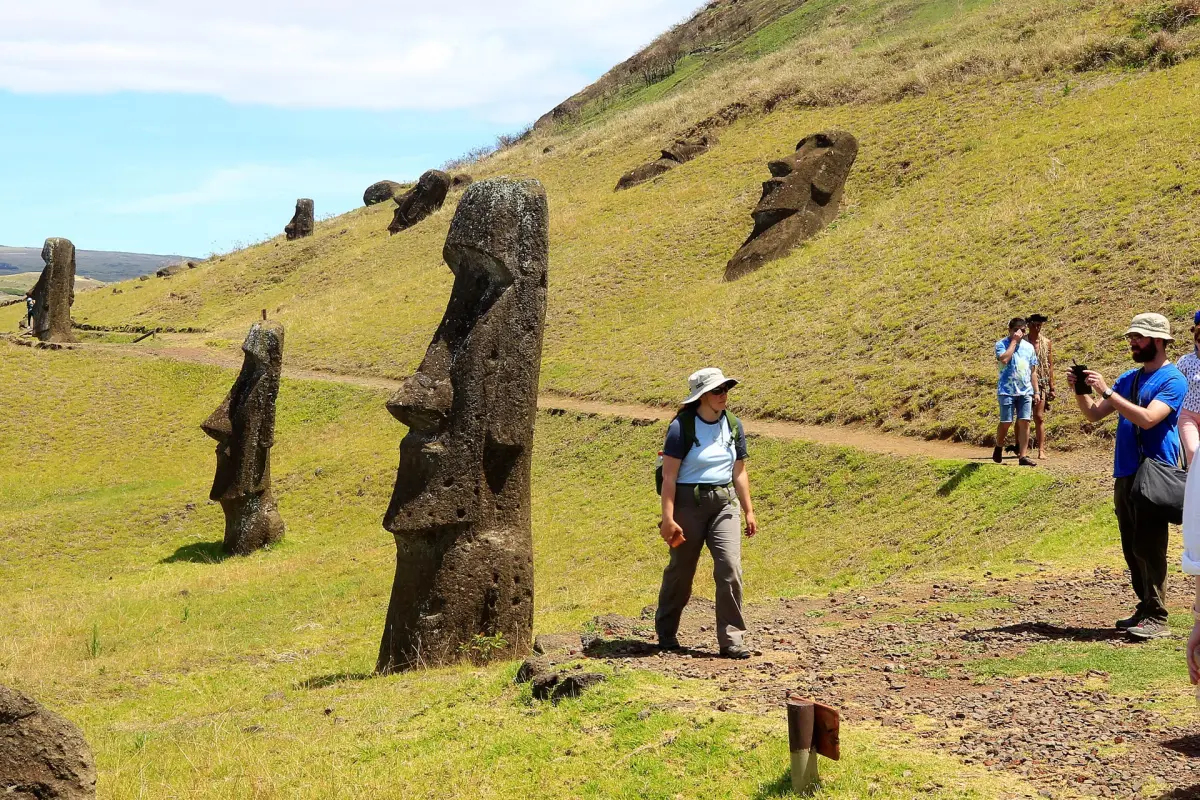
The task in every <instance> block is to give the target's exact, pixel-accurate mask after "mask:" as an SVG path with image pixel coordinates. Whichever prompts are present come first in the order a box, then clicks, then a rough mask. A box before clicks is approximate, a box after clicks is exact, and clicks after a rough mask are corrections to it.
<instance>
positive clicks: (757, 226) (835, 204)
mask: <svg viewBox="0 0 1200 800" xmlns="http://www.w3.org/2000/svg"><path fill="white" fill-rule="evenodd" d="M857 156H858V140H857V139H855V138H854V137H853V136H852V135H851V134H849V133H846V132H845V131H824V132H822V133H814V134H812V135H811V136H806V137H804V138H803V139H801V140H800V143H799V144H798V145H796V152H795V153H792V154H791V155H790V156H787V157H786V158H781V159H779V160H778V161H772V162H771V163H770V164H768V165H767V169H769V170H770V171H771V176H772V177H771V179H770V180H768V181H766V182H765V183H763V192H762V198H761V199H760V200H759V201H758V205H757V206H756V207H755V209H754V212H753V213H752V214H751V216H753V217H754V230H753V231H751V233H750V236H749V238H747V239H746V241H745V242H744V243H743V244H742V247H741V249H739V250H738V251H737V253H736V254H735V255H734V256H733V258H732V259H730V261H729V264H727V265H726V267H725V279H726V280H733V279H735V278H738V277H741V276H742V275H745V274H746V273H748V272H753V271H754V270H756V269H758V268H759V267H761V266H762V265H763V264H765V263H766V262H768V261H773V260H775V259H777V258H782V257H783V256H785V255H787V254H788V253H789V252H791V250H792V248H794V247H795V246H796V245H798V244H799V243H800V242H802V241H804V240H805V239H807V238H809V237H810V236H812V235H813V234H814V233H816V232H817V231H819V230H821V229H822V228H824V227H825V226H826V225H828V224H829V223H830V222H833V220H834V219H835V218H836V217H837V214H838V211H839V210H840V209H841V205H842V190H843V189H844V187H845V185H846V178H847V177H848V176H849V175H850V168H851V167H852V166H853V165H854V159H855V158H856V157H857Z"/></svg>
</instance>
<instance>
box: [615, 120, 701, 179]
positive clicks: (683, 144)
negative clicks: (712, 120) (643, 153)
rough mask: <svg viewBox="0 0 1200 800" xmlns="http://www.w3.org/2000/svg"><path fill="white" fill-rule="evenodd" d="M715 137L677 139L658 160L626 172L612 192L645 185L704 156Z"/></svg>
mask: <svg viewBox="0 0 1200 800" xmlns="http://www.w3.org/2000/svg"><path fill="white" fill-rule="evenodd" d="M716 144H717V137H716V136H713V135H712V134H706V135H704V136H697V137H695V138H692V139H677V140H676V141H675V143H674V144H673V145H671V146H670V147H668V148H667V149H666V150H663V151H662V154H661V155H660V156H659V158H658V160H656V161H651V162H650V163H648V164H643V165H642V166H640V167H638V168H637V169H634V170H631V171H629V172H626V173H625V174H624V175H622V176H621V179H620V180H619V181H617V188H616V189H615V190H614V191H618V192H619V191H621V190H622V189H628V188H630V187H631V186H637V185H638V184H639V183H645V182H646V181H648V180H650V179H651V178H657V177H658V176H659V175H662V174H663V173H664V172H667V171H668V170H672V169H675V168H676V167H678V166H679V165H680V164H686V163H687V162H688V161H691V160H692V159H693V158H695V157H696V156H700V155H704V154H705V153H707V152H708V151H709V149H711V148H712V147H714V146H716Z"/></svg>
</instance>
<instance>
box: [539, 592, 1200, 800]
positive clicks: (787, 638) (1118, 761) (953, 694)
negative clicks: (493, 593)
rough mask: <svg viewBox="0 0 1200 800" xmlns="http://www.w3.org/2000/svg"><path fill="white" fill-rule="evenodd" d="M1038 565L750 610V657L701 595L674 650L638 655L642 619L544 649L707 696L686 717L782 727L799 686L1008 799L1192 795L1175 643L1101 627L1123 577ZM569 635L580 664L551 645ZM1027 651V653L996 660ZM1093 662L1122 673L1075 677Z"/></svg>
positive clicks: (1199, 780)
mask: <svg viewBox="0 0 1200 800" xmlns="http://www.w3.org/2000/svg"><path fill="white" fill-rule="evenodd" d="M1038 570H1039V571H1038V572H1035V573H1034V574H1032V575H1029V576H1026V577H1022V578H1018V579H1012V580H1010V579H1007V578H984V579H983V580H979V581H951V582H939V583H934V584H923V585H903V586H894V585H889V584H885V585H883V586H879V587H874V588H872V589H871V590H869V595H870V596H869V597H868V596H866V595H865V594H860V593H858V592H851V593H846V594H837V595H835V594H832V593H831V594H830V595H829V596H828V597H823V598H795V599H791V600H782V601H772V602H769V603H761V604H751V605H750V606H749V607H748V608H747V610H746V617H747V622H748V625H749V629H750V634H749V637H748V638H747V644H748V645H749V646H750V647H751V648H753V649H754V651H755V653H756V655H755V657H754V658H752V659H751V660H749V661H730V660H728V659H722V658H718V657H717V654H716V642H715V634H714V633H713V621H714V613H715V611H714V608H713V604H712V602H711V601H707V600H696V599H694V600H693V601H692V603H691V605H690V606H689V607H688V609H687V611H686V612H685V613H684V618H683V622H682V624H681V627H680V631H679V640H680V642H681V643H682V644H683V646H684V648H685V650H684V651H683V652H681V653H672V654H659V653H658V652H657V651H656V650H655V648H654V647H653V644H652V643H653V641H654V633H653V631H654V623H653V608H647V609H646V611H645V612H644V613H643V614H642V618H641V619H637V620H635V619H630V618H627V617H621V616H617V615H611V614H610V615H603V616H600V617H596V618H595V620H594V624H593V625H592V626H590V628H591V629H592V630H593V631H594V633H588V634H583V635H582V636H580V635H578V634H574V635H562V634H560V635H554V636H549V637H543V638H542V641H550V642H551V643H552V645H553V646H554V647H552V648H547V649H548V650H549V654H550V658H551V660H552V661H559V662H570V661H572V660H578V659H579V658H581V657H582V658H584V659H585V660H587V659H594V660H602V661H605V662H606V663H608V664H609V665H610V666H613V667H616V666H618V665H624V666H631V667H636V668H638V669H648V670H652V671H654V672H659V673H663V674H666V675H669V676H672V677H680V678H691V679H699V680H709V681H715V682H716V685H717V688H718V691H719V692H720V696H719V699H718V700H715V701H711V702H709V701H702V702H701V705H707V706H708V707H711V708H712V709H714V710H717V711H724V712H734V713H749V714H766V715H770V716H775V717H777V718H778V719H780V720H781V721H782V719H783V704H784V698H785V697H786V695H787V693H788V692H789V691H798V692H799V693H801V694H803V695H806V696H809V697H815V698H817V699H820V700H822V701H824V702H828V703H831V704H833V705H835V706H837V707H839V708H841V710H842V712H843V719H844V724H845V725H847V726H848V727H860V728H861V727H862V726H873V725H879V726H882V727H884V728H885V729H889V728H890V729H894V730H897V731H901V732H903V733H904V734H905V735H907V736H908V737H910V739H911V741H912V742H913V746H914V747H916V748H921V749H928V750H930V751H936V752H940V753H943V754H946V755H950V756H952V757H954V758H957V759H959V760H960V761H962V762H963V763H965V764H974V765H982V766H984V767H986V768H988V769H992V770H998V771H1003V772H1007V773H1010V774H1013V775H1015V776H1017V777H1019V778H1021V779H1024V780H1027V781H1028V782H1029V783H1030V784H1032V787H1033V789H1032V792H1033V794H1032V795H1017V796H1037V795H1039V794H1040V795H1041V796H1043V797H1056V798H1057V797H1076V796H1080V795H1082V796H1096V797H1121V798H1129V797H1139V798H1157V799H1159V800H1167V798H1171V799H1172V800H1184V798H1191V799H1192V800H1200V713H1197V712H1196V710H1195V709H1194V708H1190V707H1189V706H1190V705H1191V698H1190V696H1191V691H1192V688H1191V687H1190V686H1188V685H1187V682H1186V673H1184V671H1183V658H1184V655H1183V651H1182V647H1181V646H1180V645H1181V644H1182V642H1181V641H1180V640H1179V639H1178V638H1176V640H1175V642H1174V646H1170V647H1169V648H1164V646H1163V645H1162V644H1161V643H1155V644H1139V643H1136V642H1134V641H1132V640H1131V639H1129V638H1127V637H1126V636H1125V635H1124V634H1121V633H1119V632H1118V631H1116V630H1115V629H1114V628H1113V627H1112V621H1113V620H1115V619H1117V618H1118V617H1122V616H1125V615H1126V614H1127V613H1128V611H1129V605H1130V598H1131V597H1132V590H1131V589H1130V588H1129V584H1128V578H1127V576H1126V575H1125V574H1124V573H1122V572H1115V571H1109V570H1105V569H1097V570H1095V571H1094V572H1093V573H1084V574H1072V575H1062V574H1055V573H1051V572H1049V571H1047V570H1045V569H1044V568H1038ZM748 577H749V579H750V580H751V581H753V576H748ZM701 585H702V584H701V583H700V582H699V581H698V582H697V586H698V588H699V587H700V586H701ZM1190 591H1191V584H1190V583H1188V581H1187V580H1186V579H1185V578H1184V576H1181V575H1176V576H1173V577H1172V582H1171V585H1170V587H1169V593H1168V594H1169V601H1170V606H1171V608H1173V609H1176V610H1178V609H1181V608H1186V607H1187V606H1188V604H1189V603H1190V600H1191V595H1190ZM571 636H573V641H574V642H575V648H574V649H576V650H577V651H578V650H582V652H581V653H580V652H576V653H575V654H571V653H570V652H569V650H566V649H564V645H563V643H564V642H570V641H571V638H570V637H571ZM568 647H569V645H568ZM555 648H557V649H555ZM1048 648H1049V649H1048ZM1058 648H1068V651H1067V653H1066V654H1061V655H1056V653H1057V652H1058ZM1071 648H1080V650H1079V652H1078V653H1072V651H1071ZM1164 649H1166V652H1164ZM1031 651H1032V652H1033V653H1036V654H1040V655H1039V656H1038V657H1037V658H1033V659H1030V660H1029V661H1027V662H1026V663H1025V665H1022V664H1021V663H1020V662H1017V663H1013V662H1012V661H1011V659H1013V658H1019V657H1020V656H1022V655H1023V654H1026V653H1030V652H1031ZM1042 658H1045V659H1047V661H1046V662H1041V661H1040V659H1042ZM1163 658H1166V659H1170V660H1172V661H1173V662H1174V661H1177V663H1178V666H1179V669H1178V670H1176V673H1177V675H1178V681H1179V682H1178V683H1177V684H1172V683H1167V684H1161V685H1159V686H1152V688H1150V689H1148V690H1138V689H1133V688H1130V687H1131V684H1136V677H1137V673H1138V672H1139V671H1140V670H1141V669H1144V668H1149V669H1153V668H1154V667H1153V666H1152V665H1153V664H1154V663H1155V662H1156V661H1159V660H1161V659H1163ZM998 659H1003V660H1005V661H998ZM1100 660H1104V661H1108V662H1112V663H1116V664H1125V667H1124V669H1125V670H1126V671H1125V672H1122V673H1121V674H1109V673H1107V672H1104V671H1102V670H1100V669H1087V667H1088V666H1090V663H1089V662H1095V661H1100ZM1081 662H1082V664H1083V666H1082V667H1081V666H1079V665H1080V663H1081ZM989 665H991V666H990V668H989ZM1056 665H1061V669H1062V671H1061V672H1056V671H1055V666H1056ZM1031 670H1033V671H1031ZM997 673H999V674H997ZM1072 673H1074V674H1072ZM1131 677H1132V678H1133V679H1134V680H1133V681H1131ZM1181 706H1182V708H1181ZM927 788H933V787H927Z"/></svg>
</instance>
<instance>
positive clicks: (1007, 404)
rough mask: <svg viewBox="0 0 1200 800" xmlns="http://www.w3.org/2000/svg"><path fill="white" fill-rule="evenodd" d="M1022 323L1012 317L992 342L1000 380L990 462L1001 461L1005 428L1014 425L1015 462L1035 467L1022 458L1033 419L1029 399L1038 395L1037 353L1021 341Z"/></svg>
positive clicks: (1025, 457)
mask: <svg viewBox="0 0 1200 800" xmlns="http://www.w3.org/2000/svg"><path fill="white" fill-rule="evenodd" d="M1026 327H1027V326H1026V324H1025V320H1024V319H1022V318H1021V317H1014V318H1013V319H1011V320H1009V321H1008V336H1007V338H1004V339H1001V340H1000V341H998V342H996V348H995V349H996V364H997V366H998V367H999V369H1000V378H999V380H998V381H997V383H996V398H997V399H998V400H999V401H1000V427H998V428H996V448H995V449H994V450H992V461H995V462H996V463H997V464H999V463H1000V462H1001V461H1003V460H1004V455H1003V453H1004V440H1005V439H1007V438H1008V428H1009V426H1010V425H1012V424H1013V420H1014V419H1015V420H1016V422H1017V463H1018V464H1020V465H1021V466H1023V467H1036V466H1037V462H1035V461H1034V460H1033V459H1031V458H1029V457H1028V456H1026V455H1025V453H1026V451H1027V450H1028V448H1029V420H1031V419H1033V396H1034V395H1036V394H1037V393H1038V379H1037V370H1036V369H1035V368H1036V367H1037V365H1038V357H1037V352H1036V351H1034V349H1033V345H1031V344H1030V343H1029V342H1027V341H1025V331H1026Z"/></svg>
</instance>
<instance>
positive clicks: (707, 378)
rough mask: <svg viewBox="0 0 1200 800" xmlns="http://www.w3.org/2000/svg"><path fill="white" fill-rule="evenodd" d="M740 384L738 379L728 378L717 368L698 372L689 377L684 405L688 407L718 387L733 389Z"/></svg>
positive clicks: (706, 368)
mask: <svg viewBox="0 0 1200 800" xmlns="http://www.w3.org/2000/svg"><path fill="white" fill-rule="evenodd" d="M740 382H741V381H738V380H737V379H736V378H726V377H725V374H724V373H723V372H721V370H719V369H717V368H716V367H705V368H704V369H700V370H696V371H695V372H693V373H692V374H691V376H690V377H688V398H687V400H684V401H683V404H684V405H685V406H686V405H687V404H688V403H691V402H694V401H696V400H699V399H700V397H701V395H703V394H705V393H706V392H711V391H712V390H713V389H716V388H717V387H718V386H722V385H728V386H729V388H731V389H732V388H733V387H734V386H737V385H738V384H739V383H740Z"/></svg>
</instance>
